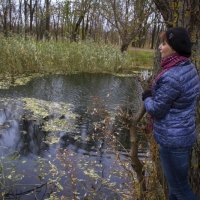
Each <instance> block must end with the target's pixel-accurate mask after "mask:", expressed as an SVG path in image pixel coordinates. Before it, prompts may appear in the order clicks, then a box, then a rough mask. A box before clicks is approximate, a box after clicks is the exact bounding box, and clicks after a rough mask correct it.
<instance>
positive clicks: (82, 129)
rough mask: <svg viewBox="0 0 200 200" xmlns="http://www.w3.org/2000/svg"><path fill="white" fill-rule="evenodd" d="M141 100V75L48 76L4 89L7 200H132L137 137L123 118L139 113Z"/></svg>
mask: <svg viewBox="0 0 200 200" xmlns="http://www.w3.org/2000/svg"><path fill="white" fill-rule="evenodd" d="M140 94H141V88H140V84H138V82H137V80H136V79H135V78H134V77H119V76H114V75H106V74H104V75H102V74H74V75H67V76H65V75H48V76H43V77H40V78H34V79H33V80H31V81H30V82H28V83H27V84H26V85H21V86H15V87H14V86H13V87H10V88H9V89H1V90H0V98H1V100H0V184H1V188H0V192H1V193H5V195H4V198H5V199H20V200H21V199H22V200H26V199H27V200H32V199H41V200H42V199H123V198H126V199H131V195H133V191H132V190H133V189H132V187H133V185H132V184H133V177H132V176H130V172H131V170H132V169H131V166H130V158H129V156H128V151H129V134H128V130H127V128H126V127H125V126H124V125H123V124H122V123H120V120H119V119H118V115H119V110H120V109H122V108H123V109H126V110H128V111H129V112H131V113H132V114H134V112H136V111H137V109H138V107H139V106H140V103H141V99H140V98H139V97H140ZM106 122H109V123H106ZM141 156H143V154H142V153H141Z"/></svg>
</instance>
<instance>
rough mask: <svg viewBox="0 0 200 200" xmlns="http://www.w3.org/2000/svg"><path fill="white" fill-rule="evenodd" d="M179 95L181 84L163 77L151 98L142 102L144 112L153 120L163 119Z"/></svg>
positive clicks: (170, 77)
mask: <svg viewBox="0 0 200 200" xmlns="http://www.w3.org/2000/svg"><path fill="white" fill-rule="evenodd" d="M180 93H181V84H180V82H179V80H178V79H177V78H176V77H172V76H163V77H161V78H160V79H159V80H158V81H157V83H156V85H155V90H154V92H153V96H152V97H148V98H146V99H145V101H144V105H145V109H146V111H147V112H148V113H149V114H150V115H151V116H153V117H155V118H163V117H164V116H165V115H166V114H167V113H168V111H169V109H170V108H171V106H172V104H173V102H174V100H175V99H177V98H178V97H179V95H180Z"/></svg>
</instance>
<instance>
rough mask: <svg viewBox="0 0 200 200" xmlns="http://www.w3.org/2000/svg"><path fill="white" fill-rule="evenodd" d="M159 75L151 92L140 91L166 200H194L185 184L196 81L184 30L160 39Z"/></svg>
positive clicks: (173, 30) (198, 86)
mask: <svg viewBox="0 0 200 200" xmlns="http://www.w3.org/2000/svg"><path fill="white" fill-rule="evenodd" d="M160 39H161V44H160V46H159V50H160V53H161V58H162V59H161V68H162V70H161V72H160V73H159V74H158V75H157V76H156V78H155V79H154V82H153V85H152V90H146V91H144V93H143V95H142V99H143V101H144V105H145V109H146V111H147V112H148V113H149V114H150V115H151V116H152V118H153V129H154V137H155V140H156V142H157V143H158V144H159V152H160V160H161V166H162V169H163V172H164V174H165V176H166V179H167V182H168V186H169V200H197V198H196V197H195V195H194V194H193V192H192V190H191V188H190V185H189V182H188V170H189V163H190V153H191V149H192V146H193V144H194V142H195V140H196V126H195V115H196V112H195V111H196V103H197V100H198V98H199V93H200V80H199V76H198V73H197V70H196V68H195V66H194V65H193V64H192V63H191V61H190V59H189V57H190V56H191V42H190V38H189V35H188V32H187V30H186V29H184V28H181V27H178V28H171V29H169V30H167V31H166V32H163V33H162V34H161V35H160Z"/></svg>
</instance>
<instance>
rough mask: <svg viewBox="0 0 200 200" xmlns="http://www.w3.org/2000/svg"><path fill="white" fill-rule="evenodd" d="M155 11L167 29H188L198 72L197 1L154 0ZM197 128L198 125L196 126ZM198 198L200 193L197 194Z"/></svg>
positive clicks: (197, 175)
mask: <svg viewBox="0 0 200 200" xmlns="http://www.w3.org/2000/svg"><path fill="white" fill-rule="evenodd" d="M154 3H155V4H156V7H157V9H158V10H159V11H160V13H161V14H162V16H163V18H164V21H165V23H166V26H167V27H168V28H169V27H178V26H181V27H185V28H187V29H188V31H189V34H190V36H191V41H192V44H193V46H192V62H193V63H194V64H195V65H196V67H197V69H198V71H200V59H199V58H200V32H199V27H200V4H199V0H177V1H176V2H174V1H165V0H154ZM198 105H199V106H198V107H197V119H200V104H199V103H198ZM198 127H199V124H198ZM199 147H200V144H199V143H197V148H196V149H194V150H193V155H195V156H196V157H195V160H196V162H197V163H198V165H197V166H198V167H197V168H195V169H194V168H192V171H191V177H190V178H191V183H192V186H193V189H194V190H195V192H196V193H197V191H200V184H199V180H200V167H199V166H200V154H199V151H198V149H199ZM197 195H198V197H199V198H200V192H198V194H197Z"/></svg>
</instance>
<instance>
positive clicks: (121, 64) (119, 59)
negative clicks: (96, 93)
mask: <svg viewBox="0 0 200 200" xmlns="http://www.w3.org/2000/svg"><path fill="white" fill-rule="evenodd" d="M141 55H142V57H141ZM145 60H146V61H145ZM152 60H153V53H152V54H149V52H148V54H147V53H145V54H144V52H138V53H137V55H136V56H135V53H134V52H128V53H124V54H122V53H121V52H120V50H119V48H117V47H114V46H111V45H105V44H99V43H94V42H91V41H87V42H78V43H75V42H69V41H57V42H56V41H39V42H36V41H35V40H33V39H31V38H29V39H24V38H20V37H9V38H5V37H3V36H0V73H5V72H9V73H11V74H21V73H33V72H39V73H74V72H108V73H110V72H111V73H117V72H120V73H123V72H125V73H126V72H129V73H130V72H131V71H132V70H135V68H136V67H138V66H143V67H145V66H147V65H148V66H149V65H151V63H152Z"/></svg>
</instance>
